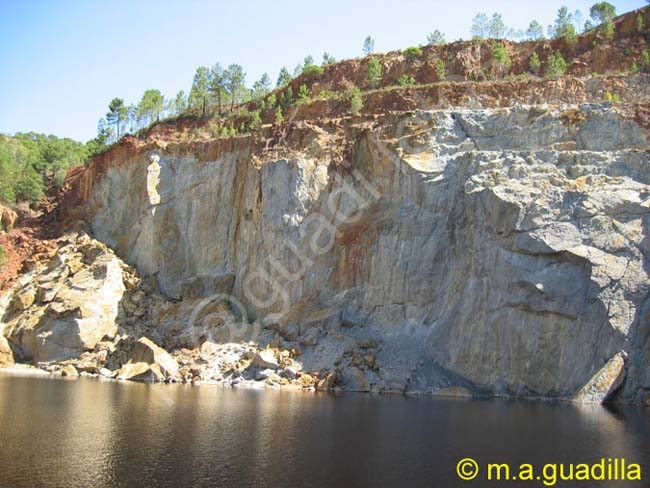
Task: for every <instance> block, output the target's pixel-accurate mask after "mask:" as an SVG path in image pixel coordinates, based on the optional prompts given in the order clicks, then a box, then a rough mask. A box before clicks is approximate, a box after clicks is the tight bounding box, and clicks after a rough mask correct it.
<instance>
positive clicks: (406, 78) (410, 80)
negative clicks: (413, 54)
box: [397, 75, 415, 86]
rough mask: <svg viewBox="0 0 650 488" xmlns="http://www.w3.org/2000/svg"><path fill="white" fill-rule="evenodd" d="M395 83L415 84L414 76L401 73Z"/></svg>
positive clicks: (401, 84)
mask: <svg viewBox="0 0 650 488" xmlns="http://www.w3.org/2000/svg"><path fill="white" fill-rule="evenodd" d="M397 84H398V85H400V86H411V85H415V78H413V77H412V76H411V75H402V76H400V77H399V79H398V80H397Z"/></svg>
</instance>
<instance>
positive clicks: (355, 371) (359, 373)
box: [341, 366, 369, 391]
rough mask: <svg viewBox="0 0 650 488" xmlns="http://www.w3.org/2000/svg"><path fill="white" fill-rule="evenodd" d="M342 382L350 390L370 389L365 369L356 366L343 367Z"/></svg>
mask: <svg viewBox="0 0 650 488" xmlns="http://www.w3.org/2000/svg"><path fill="white" fill-rule="evenodd" d="M341 382H342V383H343V386H344V387H345V389H346V390H349V391H369V387H368V382H367V381H366V375H365V374H364V372H363V370H361V369H360V368H357V367H356V366H349V367H347V368H343V370H342V371H341Z"/></svg>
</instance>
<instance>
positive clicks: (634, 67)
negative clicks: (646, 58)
mask: <svg viewBox="0 0 650 488" xmlns="http://www.w3.org/2000/svg"><path fill="white" fill-rule="evenodd" d="M630 72H631V73H632V74H633V75H635V74H637V73H638V72H639V66H638V65H637V64H636V63H632V67H631V68H630Z"/></svg>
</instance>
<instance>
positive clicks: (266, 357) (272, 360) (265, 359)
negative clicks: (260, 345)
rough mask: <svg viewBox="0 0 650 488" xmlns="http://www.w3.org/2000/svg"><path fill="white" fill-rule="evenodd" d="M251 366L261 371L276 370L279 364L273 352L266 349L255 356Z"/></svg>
mask: <svg viewBox="0 0 650 488" xmlns="http://www.w3.org/2000/svg"><path fill="white" fill-rule="evenodd" d="M252 365H253V366H255V367H257V368H261V369H267V368H268V369H277V368H278V366H279V363H278V360H277V358H276V357H275V354H274V353H273V351H272V350H270V349H266V350H264V351H259V352H258V353H257V354H255V357H254V358H253V363H252Z"/></svg>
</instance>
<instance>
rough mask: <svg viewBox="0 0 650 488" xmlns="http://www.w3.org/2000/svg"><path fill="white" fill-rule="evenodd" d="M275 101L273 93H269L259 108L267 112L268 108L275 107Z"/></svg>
mask: <svg viewBox="0 0 650 488" xmlns="http://www.w3.org/2000/svg"><path fill="white" fill-rule="evenodd" d="M276 102H277V100H276V98H275V93H271V94H270V95H269V96H268V97H266V100H265V101H264V102H262V107H260V108H261V109H262V110H267V109H269V108H273V107H275V104H276Z"/></svg>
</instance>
